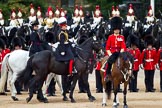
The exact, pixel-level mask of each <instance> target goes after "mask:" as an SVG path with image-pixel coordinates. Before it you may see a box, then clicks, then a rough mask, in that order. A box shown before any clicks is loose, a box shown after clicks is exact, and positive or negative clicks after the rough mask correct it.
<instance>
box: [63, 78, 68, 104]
mask: <svg viewBox="0 0 162 108" xmlns="http://www.w3.org/2000/svg"><path fill="white" fill-rule="evenodd" d="M62 88H63V93H62V95H63V101H68V98H67V96H66V92H67V75H62Z"/></svg>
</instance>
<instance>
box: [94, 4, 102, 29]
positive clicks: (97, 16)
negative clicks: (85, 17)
mask: <svg viewBox="0 0 162 108" xmlns="http://www.w3.org/2000/svg"><path fill="white" fill-rule="evenodd" d="M102 19H103V18H102V16H101V11H100V6H99V5H96V9H95V11H94V15H93V24H92V26H91V28H92V29H95V28H96V27H97V26H98V25H99V23H100V22H101V21H102Z"/></svg>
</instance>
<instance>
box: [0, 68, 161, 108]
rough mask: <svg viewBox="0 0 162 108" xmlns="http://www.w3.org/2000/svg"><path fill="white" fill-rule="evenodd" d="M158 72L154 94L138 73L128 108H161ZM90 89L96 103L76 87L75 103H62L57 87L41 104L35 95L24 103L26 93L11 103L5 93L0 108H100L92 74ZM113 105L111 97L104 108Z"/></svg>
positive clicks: (120, 97)
mask: <svg viewBox="0 0 162 108" xmlns="http://www.w3.org/2000/svg"><path fill="white" fill-rule="evenodd" d="M159 75H160V74H159V71H156V73H155V80H154V84H155V85H154V88H156V91H155V92H154V93H151V92H147V93H146V92H145V86H144V74H143V71H140V72H139V76H138V88H139V92H138V93H132V92H131V93H130V92H129V91H128V94H127V103H128V108H162V93H160V89H159V84H160V79H159ZM89 83H90V89H91V91H92V95H93V96H95V97H96V101H94V102H89V100H88V97H87V94H85V93H78V85H77V86H76V89H75V93H74V98H75V99H76V101H77V102H76V103H71V102H70V101H66V102H64V101H62V96H61V94H60V91H59V89H58V86H57V88H56V89H57V91H56V96H54V97H47V98H48V100H49V103H41V102H38V101H37V99H36V95H34V97H33V99H32V100H31V101H30V102H29V103H26V101H25V100H26V98H27V97H28V93H27V92H22V93H23V94H22V95H17V97H18V98H19V101H16V102H14V101H12V99H11V98H10V93H7V94H8V95H7V96H0V108H102V106H101V104H102V93H96V89H95V76H94V73H93V74H91V75H90V78H89ZM118 95H119V100H120V105H119V107H118V108H123V94H122V93H119V94H118ZM112 103H113V95H112V99H111V100H108V101H107V105H108V106H106V108H112Z"/></svg>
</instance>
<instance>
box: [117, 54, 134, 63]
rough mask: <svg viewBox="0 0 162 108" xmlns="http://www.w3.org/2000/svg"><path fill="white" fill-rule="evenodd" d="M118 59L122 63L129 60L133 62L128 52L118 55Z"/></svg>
mask: <svg viewBox="0 0 162 108" xmlns="http://www.w3.org/2000/svg"><path fill="white" fill-rule="evenodd" d="M119 57H122V58H123V59H124V61H126V60H127V59H129V60H130V62H131V63H133V61H134V57H133V56H132V55H131V54H130V53H129V52H128V51H125V52H122V53H120V55H119Z"/></svg>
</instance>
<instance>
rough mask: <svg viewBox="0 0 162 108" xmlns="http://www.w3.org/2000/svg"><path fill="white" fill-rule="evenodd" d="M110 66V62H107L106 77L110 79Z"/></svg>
mask: <svg viewBox="0 0 162 108" xmlns="http://www.w3.org/2000/svg"><path fill="white" fill-rule="evenodd" d="M111 67H112V64H111V63H109V62H108V68H107V70H106V79H108V80H111Z"/></svg>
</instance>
